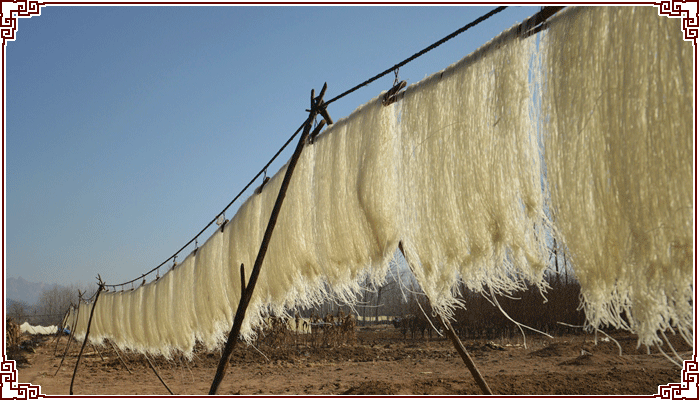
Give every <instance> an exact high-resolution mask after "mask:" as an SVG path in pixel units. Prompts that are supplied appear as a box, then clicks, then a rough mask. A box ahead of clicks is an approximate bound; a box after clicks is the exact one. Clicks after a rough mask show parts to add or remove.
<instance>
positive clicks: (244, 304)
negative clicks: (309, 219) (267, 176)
mask: <svg viewBox="0 0 700 400" xmlns="http://www.w3.org/2000/svg"><path fill="white" fill-rule="evenodd" d="M326 87H327V86H326V85H325V84H324V85H323V89H321V93H320V94H319V96H318V97H314V91H313V90H311V109H310V112H309V117H308V119H307V120H306V124H305V125H304V130H303V132H302V134H301V137H300V138H299V143H298V144H297V147H296V149H295V150H294V154H293V155H292V158H291V159H290V160H289V165H288V166H287V171H286V172H285V174H284V179H283V180H282V186H281V187H280V191H279V194H278V195H277V200H276V201H275V205H274V207H273V208H272V214H271V215H270V221H269V222H268V224H267V229H266V230H265V235H264V236H263V240H262V244H261V245H260V250H259V251H258V256H257V258H256V259H255V264H254V265H253V270H252V271H251V273H250V279H249V280H248V283H247V284H246V283H245V282H241V290H243V292H242V294H243V295H242V296H241V300H240V301H239V303H238V308H237V309H236V316H235V317H234V319H233V326H232V327H231V331H230V332H229V335H228V339H227V341H226V345H225V346H224V350H223V351H222V353H221V359H220V360H219V365H218V367H217V368H216V375H215V376H214V381H213V382H212V383H211V387H210V388H209V394H210V395H212V394H216V392H217V391H218V390H219V385H220V384H221V381H222V380H223V379H224V376H225V375H226V369H227V368H228V364H229V360H230V359H231V353H232V352H233V348H234V347H235V346H236V342H237V341H238V335H239V333H240V332H241V326H242V325H243V319H244V318H245V313H246V310H247V309H248V304H249V303H250V299H251V297H252V296H253V291H254V290H255V284H256V283H257V281H258V275H260V268H261V266H262V263H263V260H264V259H265V254H266V253H267V246H268V245H269V243H270V237H271V236H272V231H273V230H274V229H275V224H276V223H277V217H278V216H279V212H280V209H281V207H282V203H283V201H284V197H285V195H286V194H287V188H288V187H289V182H290V181H291V179H292V174H293V173H294V168H295V167H296V165H297V161H299V157H300V156H301V152H302V150H303V149H304V146H305V145H306V142H307V140H308V138H309V132H310V131H311V124H312V123H313V120H314V118H315V117H316V114H318V113H319V112H322V111H323V110H324V109H323V107H324V106H323V95H324V93H325V91H326ZM322 114H323V115H324V118H325V116H326V115H327V113H322ZM327 119H330V117H328V118H327ZM243 272H244V270H243V267H242V266H241V274H243ZM241 279H242V280H245V275H242V278H241ZM243 287H245V289H243Z"/></svg>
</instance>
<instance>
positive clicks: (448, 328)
mask: <svg viewBox="0 0 700 400" xmlns="http://www.w3.org/2000/svg"><path fill="white" fill-rule="evenodd" d="M399 250H401V254H403V258H405V259H406V263H407V264H408V268H409V269H410V270H411V273H413V266H412V265H411V263H410V262H409V261H408V258H406V252H405V251H404V249H403V243H401V242H399ZM413 275H414V276H415V273H414V274H413ZM440 321H442V325H443V326H444V327H445V332H446V333H447V336H449V337H450V339H451V340H452V344H453V345H454V347H455V350H457V353H459V356H460V357H462V361H464V364H465V365H466V366H467V369H469V372H471V374H472V376H473V377H474V380H475V381H476V384H477V385H479V388H480V389H481V392H482V393H483V394H486V395H493V392H492V391H491V388H489V385H488V384H487V383H486V381H485V380H484V377H483V376H481V373H480V372H479V370H478V369H477V368H476V364H474V361H473V360H472V358H471V357H470V356H469V353H467V349H465V348H464V345H463V344H462V341H460V340H459V338H458V337H457V335H456V334H455V332H454V329H452V325H450V321H448V320H447V319H445V318H442V317H440Z"/></svg>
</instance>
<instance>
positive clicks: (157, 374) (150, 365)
mask: <svg viewBox="0 0 700 400" xmlns="http://www.w3.org/2000/svg"><path fill="white" fill-rule="evenodd" d="M143 358H145V359H146V361H147V362H148V366H149V367H151V369H152V370H153V372H155V374H156V376H157V377H158V379H160V383H162V384H163V386H165V388H166V389H168V392H170V394H171V395H172V394H173V391H172V390H170V388H169V387H168V385H167V384H166V383H165V382H164V381H163V378H161V377H160V374H159V373H158V371H157V370H156V367H154V366H153V364H152V363H151V360H150V359H149V358H148V357H147V356H146V355H145V354H144V355H143Z"/></svg>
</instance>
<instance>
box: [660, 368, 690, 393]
mask: <svg viewBox="0 0 700 400" xmlns="http://www.w3.org/2000/svg"><path fill="white" fill-rule="evenodd" d="M691 382H693V362H692V361H686V362H685V370H684V371H683V383H684V384H685V387H683V386H681V384H680V383H672V384H670V385H668V386H661V392H660V393H659V394H660V395H667V396H676V395H679V394H683V391H684V390H690V383H691Z"/></svg>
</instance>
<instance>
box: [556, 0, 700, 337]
mask: <svg viewBox="0 0 700 400" xmlns="http://www.w3.org/2000/svg"><path fill="white" fill-rule="evenodd" d="M679 32H680V20H679V19H668V18H666V17H660V16H658V15H657V12H656V8H653V7H634V8H630V7H620V8H613V7H596V8H588V7H586V8H574V9H570V10H567V11H566V12H564V13H562V15H560V16H559V17H558V18H556V19H555V20H554V21H552V25H551V28H550V29H549V30H548V32H547V33H546V36H545V40H546V46H545V48H546V49H547V54H546V65H545V69H546V74H547V76H546V80H545V82H546V83H545V93H544V99H543V101H544V107H545V111H544V112H545V113H546V115H547V116H548V122H549V123H547V124H545V125H544V127H545V129H546V132H547V133H546V135H547V140H546V159H547V170H548V178H549V182H550V183H549V184H550V190H551V196H552V203H553V205H554V211H555V213H556V223H557V226H558V227H559V230H560V231H561V233H562V234H563V238H562V239H564V240H565V243H566V246H567V247H568V249H569V251H570V252H571V257H572V264H573V267H574V271H575V273H576V278H577V279H578V281H579V282H580V283H581V291H582V295H583V306H584V309H585V311H586V316H587V319H588V324H589V325H590V326H592V327H601V326H605V325H608V324H609V325H612V326H613V327H617V328H627V329H630V330H631V331H633V332H636V333H637V334H638V335H639V342H640V344H647V345H651V344H653V343H657V344H660V343H661V339H660V338H659V337H658V336H657V333H656V332H657V331H658V330H661V331H663V330H665V329H667V328H669V327H671V326H673V327H674V328H678V329H680V330H681V331H682V332H689V331H690V330H691V329H692V325H693V310H692V307H693V304H692V299H693V287H692V276H693V269H692V268H693V267H692V260H693V230H692V229H693V191H692V190H693V185H692V182H693V128H692V127H693V108H692V107H693V76H692V71H693V48H692V44H691V43H689V42H684V41H683V40H682V36H681V35H680V34H679ZM545 121H546V119H545Z"/></svg>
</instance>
